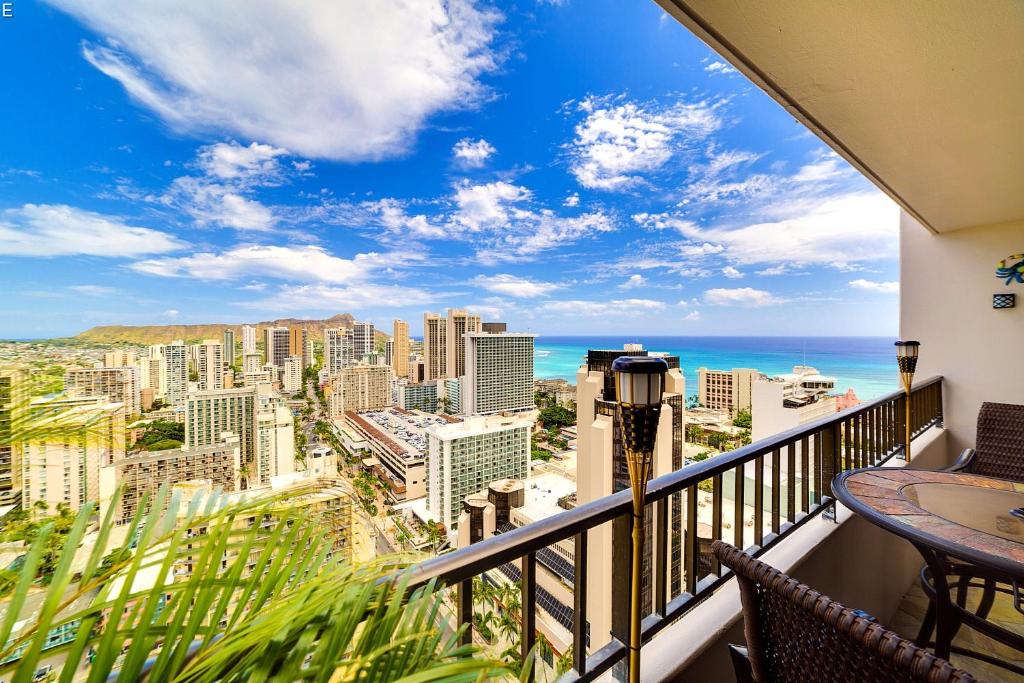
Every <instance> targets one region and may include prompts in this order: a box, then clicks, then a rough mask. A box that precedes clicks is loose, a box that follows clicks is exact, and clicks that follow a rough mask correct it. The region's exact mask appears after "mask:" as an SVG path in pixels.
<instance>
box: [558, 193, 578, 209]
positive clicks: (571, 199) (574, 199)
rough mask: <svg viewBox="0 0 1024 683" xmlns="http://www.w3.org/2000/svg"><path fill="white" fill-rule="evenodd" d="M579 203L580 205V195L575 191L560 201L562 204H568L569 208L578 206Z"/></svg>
mask: <svg viewBox="0 0 1024 683" xmlns="http://www.w3.org/2000/svg"><path fill="white" fill-rule="evenodd" d="M579 205H580V195H579V193H576V192H573V193H572V194H571V195H569V196H568V197H566V198H565V201H563V202H562V206H568V207H570V208H572V207H576V206H579Z"/></svg>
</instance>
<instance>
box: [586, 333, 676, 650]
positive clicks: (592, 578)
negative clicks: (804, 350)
mask: <svg viewBox="0 0 1024 683" xmlns="http://www.w3.org/2000/svg"><path fill="white" fill-rule="evenodd" d="M627 346H628V348H623V349H614V350H590V351H588V352H587V360H586V364H585V365H583V366H581V367H580V369H579V371H578V372H577V373H576V415H577V417H576V424H577V434H578V436H577V442H576V443H577V446H576V450H577V469H576V482H577V501H578V502H579V504H583V503H588V502H590V501H593V500H596V499H598V498H602V497H604V496H608V495H611V494H613V493H616V492H618V491H621V490H623V489H626V488H629V486H630V483H629V468H628V466H627V464H626V456H625V453H624V451H623V449H622V440H621V437H620V436H619V433H618V432H619V424H618V421H617V420H616V419H615V418H616V414H617V410H618V405H617V403H616V397H615V377H614V374H613V373H612V369H611V368H612V363H613V362H614V361H615V359H616V358H618V357H620V356H646V355H649V354H648V352H647V351H645V350H643V348H642V347H640V346H639V345H627ZM650 355H655V354H650ZM657 355H659V356H661V357H663V358H665V360H666V362H668V365H669V371H668V373H667V374H666V376H665V394H664V398H663V400H662V410H661V417H660V421H659V423H658V433H657V441H656V445H655V452H654V465H653V468H652V470H653V471H652V474H651V476H652V478H653V477H657V476H660V475H662V474H667V473H668V472H671V471H672V470H674V469H679V468H680V467H682V466H683V429H684V427H683V425H684V417H685V416H684V405H683V397H684V396H685V395H686V383H685V380H684V379H683V375H682V372H681V371H680V369H679V358H678V357H675V356H666V355H664V354H657ZM669 518H670V519H669V523H670V525H671V530H670V532H669V534H668V536H669V548H668V553H669V564H670V570H669V576H668V577H666V578H667V579H668V581H669V586H670V590H671V591H672V595H678V594H679V592H680V590H681V588H680V587H681V581H682V578H683V577H682V574H681V567H682V564H681V560H682V547H683V538H682V526H681V525H682V500H681V497H680V495H679V494H677V495H675V496H673V497H672V499H671V504H670V507H669ZM646 520H647V521H646V522H645V524H644V529H645V533H646V535H647V543H646V547H647V548H648V549H650V548H652V547H653V546H652V545H651V542H652V541H651V539H652V538H653V533H654V527H653V524H654V520H653V515H651V514H650V511H648V513H647V516H646ZM594 533H597V534H598V536H592V538H593V545H591V546H590V547H589V548H588V551H587V552H588V556H587V558H586V561H587V562H588V563H589V566H591V567H596V568H598V569H596V570H594V571H591V572H588V581H589V585H590V589H589V590H588V595H589V596H592V597H591V598H590V600H591V602H590V604H589V605H588V610H587V617H588V619H590V620H591V631H590V632H591V636H592V640H591V647H592V648H600V647H602V646H603V645H605V644H606V643H607V642H608V640H609V634H610V633H611V631H612V612H611V606H610V605H609V604H608V601H607V599H606V597H604V596H607V595H610V594H612V592H613V591H612V585H613V581H624V582H628V581H627V579H626V577H623V576H616V577H613V576H612V567H611V548H612V545H613V543H615V542H624V543H629V542H630V539H629V538H628V537H626V538H622V539H613V535H612V529H611V528H610V526H609V525H603V526H602V527H601V528H600V529H595V530H592V531H591V534H594ZM650 561H651V558H650V552H649V551H648V553H647V555H646V556H645V558H644V567H645V569H644V573H643V577H644V578H643V594H642V600H643V603H644V604H645V605H650V601H651V586H650V576H651V570H650V566H651V564H650ZM599 589H607V592H606V593H604V594H601V595H602V597H601V598H600V599H598V598H597V596H598V595H599V593H597V592H595V591H598V590H599ZM625 627H628V624H627V625H623V624H616V625H615V628H616V631H617V632H622V630H621V629H622V628H625Z"/></svg>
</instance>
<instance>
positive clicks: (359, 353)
mask: <svg viewBox="0 0 1024 683" xmlns="http://www.w3.org/2000/svg"><path fill="white" fill-rule="evenodd" d="M373 347H374V330H373V323H360V322H356V323H353V325H352V353H353V355H354V356H355V359H356V361H360V360H362V359H363V356H366V355H367V354H371V353H373V351H374V348H373Z"/></svg>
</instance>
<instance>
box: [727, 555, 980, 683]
mask: <svg viewBox="0 0 1024 683" xmlns="http://www.w3.org/2000/svg"><path fill="white" fill-rule="evenodd" d="M713 550H714V553H715V556H716V557H717V558H718V559H719V561H720V562H721V563H722V564H723V565H725V566H726V567H728V568H729V569H731V570H732V571H733V573H734V574H735V575H736V579H737V580H738V582H739V587H740V598H741V600H742V603H743V631H744V635H745V637H746V641H747V658H748V660H749V663H750V673H751V674H752V678H753V680H754V681H756V682H757V683H768V682H769V681H770V682H773V683H790V682H792V683H806V682H807V681H851V682H852V681H857V682H858V683H869V682H872V681H887V682H888V681H920V682H921V683H946V682H947V681H964V682H966V681H973V680H975V679H974V678H973V677H972V676H971V675H970V674H968V673H967V672H965V671H961V670H960V669H957V668H955V667H954V666H953V665H951V664H950V663H949V662H947V661H946V660H944V659H939V658H937V657H935V656H934V655H932V654H930V653H929V652H927V651H926V650H923V649H921V648H919V647H917V646H916V645H914V644H913V643H912V642H910V641H909V640H904V639H903V638H901V637H900V636H898V635H896V634H895V633H893V632H892V631H889V630H887V629H885V628H883V627H882V626H880V625H879V624H878V623H877V622H876V621H874V620H873V619H871V618H870V617H868V616H867V615H866V614H864V613H863V612H857V611H855V610H852V609H848V608H846V607H843V606H842V605H841V604H839V603H838V602H835V601H834V600H831V599H829V598H828V597H827V596H825V595H822V594H821V593H818V592H817V591H815V590H812V589H811V588H809V587H807V586H805V585H803V584H801V583H799V582H798V581H796V580H795V579H792V578H790V577H788V576H786V575H785V574H783V573H782V572H780V571H778V570H777V569H775V568H773V567H771V566H770V565H767V564H765V563H764V562H761V561H760V560H757V559H755V558H753V557H751V556H750V555H748V554H746V553H744V552H743V551H741V550H738V549H737V548H734V547H733V546H731V545H729V544H727V543H723V542H721V541H715V544H714V546H713Z"/></svg>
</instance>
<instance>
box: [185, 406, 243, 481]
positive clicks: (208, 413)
mask: <svg viewBox="0 0 1024 683" xmlns="http://www.w3.org/2000/svg"><path fill="white" fill-rule="evenodd" d="M256 392H257V388H256V387H255V386H245V387H239V388H237V389H219V390H214V391H200V392H196V393H192V394H189V396H188V400H187V401H186V403H185V447H186V448H188V449H193V448H198V447H201V446H211V445H213V444H217V443H220V442H221V441H222V440H223V438H224V437H223V435H224V434H225V433H226V432H230V433H231V434H234V435H235V436H237V437H238V440H239V447H240V449H241V458H242V464H243V466H248V467H249V468H250V471H252V469H253V463H254V462H255V459H256V442H255V438H256V435H255V430H256Z"/></svg>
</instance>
